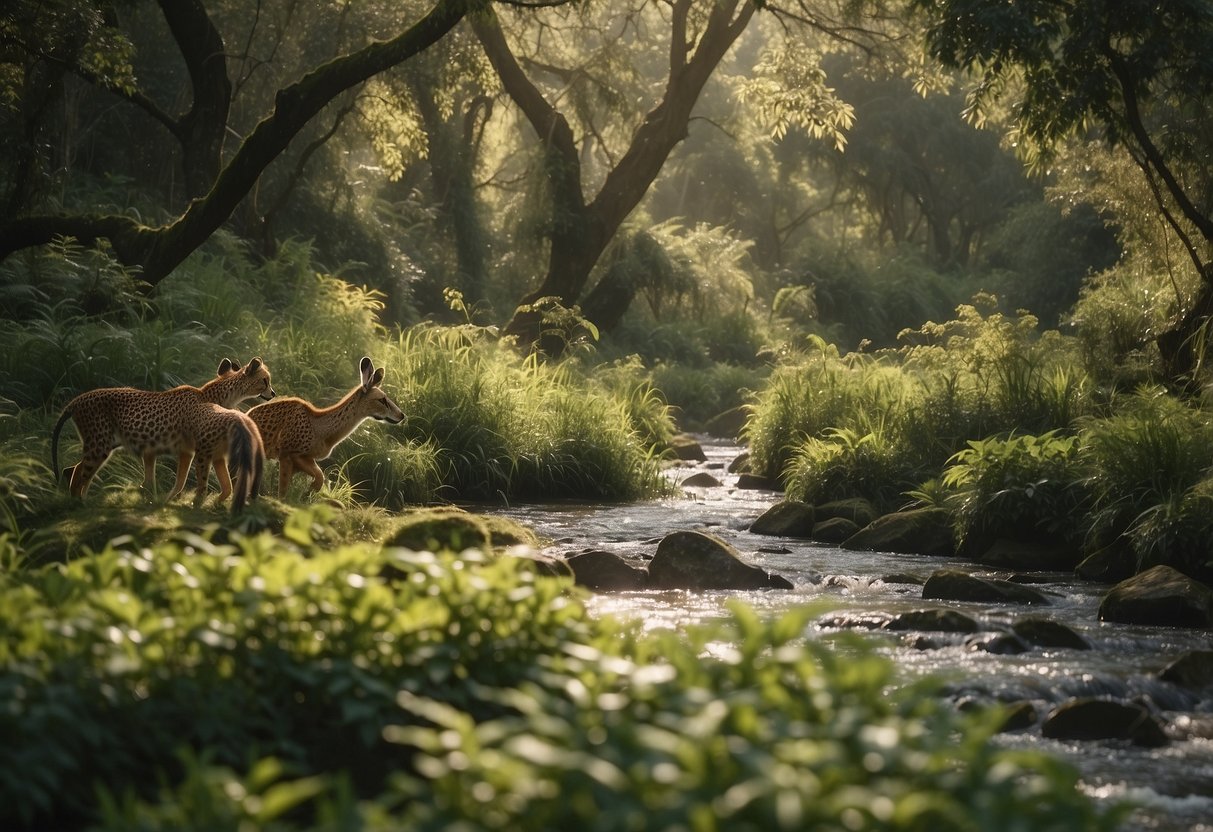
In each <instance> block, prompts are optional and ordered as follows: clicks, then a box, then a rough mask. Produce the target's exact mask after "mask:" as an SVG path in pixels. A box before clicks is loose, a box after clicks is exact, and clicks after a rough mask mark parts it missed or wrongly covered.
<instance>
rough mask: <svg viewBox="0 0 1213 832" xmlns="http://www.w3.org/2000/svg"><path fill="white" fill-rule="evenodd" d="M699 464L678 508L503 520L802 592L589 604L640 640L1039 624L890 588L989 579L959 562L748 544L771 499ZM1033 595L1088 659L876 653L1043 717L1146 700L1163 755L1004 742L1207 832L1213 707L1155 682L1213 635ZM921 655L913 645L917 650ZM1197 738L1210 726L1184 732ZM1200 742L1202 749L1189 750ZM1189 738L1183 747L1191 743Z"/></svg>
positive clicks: (611, 599)
mask: <svg viewBox="0 0 1213 832" xmlns="http://www.w3.org/2000/svg"><path fill="white" fill-rule="evenodd" d="M699 438H700V440H701V442H702V443H703V448H704V451H705V454H706V456H707V457H708V459H707V462H705V463H683V464H681V465H680V466H679V467H676V468H672V469H670V470H669V475H670V476H671V477H672V478H673V479H674V481H675V482H681V481H682V480H683V479H685V478H686V477H688V476H690V475H691V474H694V473H699V472H701V471H706V472H708V473H710V474H712V475H713V476H714V477H715V478H716V479H717V480H720V481H721V482H722V483H723V485H722V486H720V487H713V488H687V489H684V495H683V496H682V497H680V498H670V499H663V500H658V501H653V502H645V503H632V504H627V505H583V504H577V505H534V506H514V507H510V508H508V509H500V510H499V513H502V514H506V515H508V516H510V517H512V518H514V519H516V520H519V521H521V522H523V523H525V524H527V525H529V526H531V527H532V528H534V529H535V530H536V531H537V532H539V533H540V534H541V535H543V536H544V537H546V538H548V539H551V540H553V541H555V543H554V544H553V545H552V547H551V548H550V550H549V551H550V552H551V553H553V554H563V553H569V552H574V551H578V550H582V549H586V548H595V549H602V550H607V551H612V552H615V553H617V554H619V555H621V556H623V557H625V558H626V559H628V560H631V561H633V562H635V561H637V560H639V559H643V558H648V557H651V556H652V554H653V552H654V551H655V549H656V543H657V541H658V540H659V539H660V538H661V537H663V536H665V535H666V534H669V533H670V532H673V531H679V530H686V529H693V530H699V531H706V532H709V533H711V534H715V535H717V536H719V537H721V538H722V539H724V540H726V541H728V542H730V543H732V544H733V545H734V546H735V547H737V549H738V550H740V552H741V553H742V555H743V557H744V558H745V559H746V561H747V562H749V563H752V564H755V565H757V566H761V567H763V568H764V569H767V570H769V571H771V572H777V573H779V574H781V575H783V576H784V577H786V578H788V579H789V580H790V581H791V582H792V583H793V584H794V585H795V588H794V589H792V590H789V591H779V590H771V591H758V592H736V591H733V592H684V591H663V592H656V591H654V592H621V593H604V594H599V595H595V596H594V597H593V598H592V600H591V601H590V606H591V609H592V610H593V611H595V612H598V613H602V614H612V615H616V616H620V617H626V618H638V619H640V620H642V621H643V622H644V626H646V627H654V628H656V627H669V628H680V627H683V626H685V625H687V624H692V623H696V622H702V621H708V620H711V619H713V618H720V617H724V616H726V615H727V610H726V602H727V601H728V600H729V599H731V598H738V597H740V598H742V599H744V600H745V601H746V602H747V603H749V604H750V605H751V606H753V607H754V608H756V609H758V610H759V611H764V612H766V613H768V614H771V615H777V614H779V613H780V612H783V611H785V610H789V609H792V608H794V607H799V606H803V605H806V604H812V605H813V606H814V607H815V608H818V609H820V610H821V613H822V615H821V616H817V617H815V619H814V620H815V621H817V622H819V623H817V624H815V625H813V626H812V627H811V628H810V630H809V631H808V632H807V633H806V636H807V637H809V638H814V637H818V638H821V637H828V635H829V633H831V632H833V631H832V630H830V629H829V628H827V627H824V626H822V624H821V623H820V622H821V620H822V619H823V617H824V616H825V615H826V613H827V612H829V614H830V615H831V616H833V615H834V614H835V613H841V612H846V613H849V614H851V615H853V616H862V615H864V614H871V615H876V616H881V617H884V616H887V615H889V614H893V613H898V612H903V611H907V610H913V609H923V608H938V607H953V608H955V609H958V610H961V611H963V612H964V613H965V614H967V615H969V616H970V617H972V618H975V619H977V620H978V621H979V622H986V623H989V624H990V625H991V626H992V628H995V629H999V630H1002V629H1005V627H1006V625H1007V624H1009V622H1011V621H1014V620H1015V619H1017V618H1019V617H1022V616H1025V615H1029V614H1031V615H1037V614H1039V613H1040V610H1039V609H1037V608H1031V609H1030V610H1025V608H1024V607H1022V606H1017V605H1011V604H1004V605H998V604H974V603H959V602H957V603H950V602H941V601H923V600H922V598H921V587H920V586H917V585H915V584H910V583H898V582H892V581H885V580H883V578H884V577H885V576H891V575H895V574H897V573H901V574H903V575H904V574H906V573H908V574H911V575H915V576H919V577H921V578H923V579H925V578H926V577H927V576H929V575H930V574H931V573H932V572H933V571H934V570H936V569H939V568H942V567H944V566H948V565H959V566H965V567H967V568H969V569H971V570H973V571H979V572H982V571H987V569H986V568H985V567H981V566H978V565H976V564H970V563H968V562H966V561H963V560H959V559H948V558H937V557H921V556H912V555H899V554H891V553H883V552H854V551H848V550H844V549H839V548H837V547H831V546H825V545H821V544H815V543H810V542H807V541H802V540H796V539H790V538H773V537H765V536H762V535H755V534H751V533H750V532H748V531H747V529H748V528H749V526H750V524H751V523H752V522H753V521H754V520H755V519H756V518H757V517H758V516H759V515H760V514H762V512H764V511H765V510H766V509H767V508H769V507H770V506H771V505H772V504H774V503H775V502H777V501H778V500H779V499H780V498H781V495H779V494H777V493H775V492H770V491H752V490H742V489H738V488H736V487H735V486H736V480H737V477H736V476H735V475H732V474H729V473H727V466H728V464H729V463H730V462H731V461H732V460H733V459H734V458H735V457H736V456H737V455H738V454H739V453H740V452H741V449H740V448H738V447H736V446H735V445H732V444H726V443H722V442H719V441H717V440H713V439H709V438H707V437H699ZM1039 579H1040V582H1039V583H1036V584H1034V587H1035V588H1036V589H1038V590H1041V591H1043V592H1045V593H1046V594H1048V595H1050V598H1051V601H1052V605H1051V606H1050V607H1048V608H1047V609H1046V610H1045V614H1046V615H1047V616H1048V617H1049V618H1051V619H1053V620H1055V621H1057V622H1059V623H1062V624H1065V625H1067V626H1069V627H1070V628H1071V629H1073V630H1075V631H1077V632H1078V633H1080V634H1082V635H1083V636H1084V637H1085V638H1086V639H1087V641H1088V642H1089V643H1090V644H1091V645H1092V648H1093V649H1091V650H1087V651H1080V650H1072V649H1051V650H1046V649H1041V648H1033V649H1031V650H1029V651H1027V652H1024V653H1020V654H1018V655H996V654H993V653H989V652H984V651H980V650H974V649H971V648H970V647H968V646H966V644H965V636H963V635H959V634H956V635H953V634H939V633H931V634H927V637H928V638H929V639H930V642H931V647H930V649H923V645H922V644H921V640H920V639H918V638H917V636H921V635H923V634H909V635H908V636H907V637H906V638H904V639H898V638H896V637H891V636H890V635H888V634H881V635H874V636H873V638H874V639H877V640H878V641H877V643H878V644H879V645H880V648H879V649H880V652H882V653H884V654H886V655H888V656H889V657H891V658H892V660H893V661H894V662H896V664H897V665H898V666H899V667H901V668H905V669H907V670H908V671H910V672H921V673H934V674H938V675H941V676H943V677H944V678H945V679H947V680H948V681H949V690H950V691H951V692H953V693H954V695H955V696H956V697H957V698H958V699H960V698H963V697H964V696H965V695H966V694H971V695H972V696H974V697H975V698H977V699H981V700H989V699H997V700H1000V701H1016V700H1027V701H1030V702H1032V703H1033V705H1034V706H1035V709H1036V712H1037V714H1038V715H1040V716H1043V715H1044V714H1046V713H1048V711H1049V710H1051V709H1052V708H1053V707H1054V706H1056V705H1058V704H1060V703H1062V702H1064V701H1066V700H1068V699H1070V698H1071V697H1075V696H1110V697H1113V698H1116V699H1119V700H1127V699H1134V698H1138V697H1148V698H1149V699H1150V701H1151V702H1152V703H1153V705H1154V707H1155V708H1156V709H1158V710H1159V711H1161V712H1162V715H1163V716H1164V717H1165V718H1166V719H1167V721H1168V722H1169V732H1170V733H1172V735H1173V736H1178V737H1181V738H1180V739H1173V740H1172V742H1171V743H1170V744H1169V745H1168V746H1166V747H1164V748H1159V749H1145V748H1139V747H1136V746H1132V745H1129V744H1128V743H1126V742H1119V741H1117V742H1111V741H1103V742H1091V741H1087V742H1068V741H1065V742H1063V741H1058V740H1051V739H1045V738H1043V737H1042V736H1041V733H1040V728H1039V724H1038V725H1037V726H1036V727H1035V728H1032V729H1028V730H1025V731H1020V732H1014V733H1005V734H1002V735H1000V736H999V737H998V739H997V742H999V743H1002V744H1005V745H1006V746H1008V747H1016V748H1034V749H1040V750H1045V751H1047V752H1049V753H1051V754H1053V755H1055V756H1059V757H1062V758H1064V759H1066V760H1067V761H1069V762H1070V763H1072V764H1073V765H1074V766H1076V767H1077V768H1078V770H1079V771H1080V772H1081V775H1082V787H1083V788H1084V789H1085V790H1086V791H1087V792H1088V793H1089V794H1091V795H1092V796H1093V797H1095V798H1096V799H1098V800H1101V801H1113V800H1120V799H1126V798H1127V799H1130V800H1132V801H1134V802H1135V803H1136V804H1137V805H1139V807H1140V808H1139V809H1138V810H1137V811H1136V812H1135V813H1134V815H1133V816H1132V818H1131V820H1130V824H1129V827H1128V828H1130V829H1134V830H1147V829H1148V830H1165V832H1179V831H1180V830H1184V832H1188V830H1193V832H1198V831H1200V830H1204V831H1205V832H1213V740H1211V739H1208V738H1207V737H1209V736H1211V735H1213V696H1210V695H1209V692H1208V691H1206V692H1205V694H1204V695H1203V697H1202V696H1196V695H1193V694H1192V693H1190V692H1187V691H1184V690H1182V689H1180V688H1178V687H1175V686H1173V685H1170V684H1168V683H1165V682H1161V681H1159V680H1158V679H1157V675H1158V673H1159V671H1160V670H1162V669H1163V668H1164V667H1166V666H1167V665H1168V664H1169V663H1170V662H1171V661H1173V660H1174V659H1176V658H1178V657H1179V656H1180V655H1181V654H1183V653H1184V652H1185V651H1188V650H1208V649H1213V634H1211V633H1210V632H1209V631H1207V630H1205V631H1193V630H1180V629H1171V628H1157V627H1130V626H1124V625H1119V624H1106V623H1101V622H1100V621H1099V620H1098V615H1097V611H1098V607H1099V602H1100V600H1101V598H1102V597H1103V594H1104V593H1105V592H1106V591H1107V588H1108V587H1107V586H1104V585H1099V584H1091V583H1086V582H1082V581H1078V580H1076V579H1074V577H1073V576H1072V575H1070V574H1068V573H1043V574H1041V575H1039ZM916 641H918V643H917V644H915V642H916ZM1193 725H1198V726H1203V727H1200V728H1198V729H1197V730H1193V731H1189V730H1187V729H1188V728H1189V727H1191V726H1193ZM1192 734H1196V735H1198V736H1196V737H1193V736H1191V735H1192ZM1185 737H1186V738H1185Z"/></svg>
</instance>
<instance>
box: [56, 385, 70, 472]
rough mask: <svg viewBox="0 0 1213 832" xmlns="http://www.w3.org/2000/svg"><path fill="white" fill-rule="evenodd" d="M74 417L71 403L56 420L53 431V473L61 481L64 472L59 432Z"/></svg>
mask: <svg viewBox="0 0 1213 832" xmlns="http://www.w3.org/2000/svg"><path fill="white" fill-rule="evenodd" d="M71 417H72V406H71V405H70V404H69V405H68V406H67V407H65V408H63V412H62V413H60V414H59V421H57V422H55V429H54V430H52V431H51V473H52V474H53V475H54V477H55V482H59V478H60V477H62V476H63V472H62V471H60V470H59V432H60V431H62V430H63V423H64V422H66V421H67V420H68V419H70V418H71Z"/></svg>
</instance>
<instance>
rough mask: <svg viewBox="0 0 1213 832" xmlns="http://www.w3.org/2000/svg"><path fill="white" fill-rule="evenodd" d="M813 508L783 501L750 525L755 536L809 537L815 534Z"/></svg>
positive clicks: (796, 501)
mask: <svg viewBox="0 0 1213 832" xmlns="http://www.w3.org/2000/svg"><path fill="white" fill-rule="evenodd" d="M814 518H815V513H814V511H813V507H812V506H811V505H809V504H808V503H802V502H800V501H799V500H781V501H780V502H778V503H776V504H775V505H773V506H771V507H770V508H769V509H767V510H766V511H764V512H763V513H762V514H761V515H760V516H759V517H758V519H757V520H755V521H754V522H753V523H752V524H750V531H751V532H752V533H753V534H765V535H771V536H774V537H809V536H811V535H812V534H813V522H814Z"/></svg>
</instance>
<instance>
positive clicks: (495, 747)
mask: <svg viewBox="0 0 1213 832" xmlns="http://www.w3.org/2000/svg"><path fill="white" fill-rule="evenodd" d="M326 517H327V518H328V519H331V513H330V514H329V515H326V514H325V513H324V512H318V510H316V509H313V510H306V509H301V510H297V511H296V512H295V513H294V514H292V515H290V516H289V517H288V518H287V519H286V520H285V522H284V525H283V530H282V533H281V535H280V536H273V535H270V534H267V533H260V534H253V535H251V536H238V535H237V536H233V537H232V538H231V539H230V541H229V542H227V543H217V542H214V541H212V540H208V539H206V538H205V537H203V536H198V535H194V534H188V533H181V534H179V536H178V537H177V539H175V540H169V541H166V542H163V543H161V544H159V545H157V546H155V547H150V548H144V547H139V546H134V545H127V544H123V543H121V542H115V543H114V544H111V545H109V546H106V547H105V548H104V549H102V550H101V551H99V552H98V553H97V554H95V555H92V556H89V557H85V558H79V559H77V560H75V561H73V562H71V563H69V564H67V565H65V566H52V567H45V568H40V569H27V570H19V571H15V572H5V573H3V574H0V613H2V614H0V692H2V695H3V699H4V701H5V702H6V703H8V704H7V705H6V707H5V708H4V709H3V711H0V733H2V734H3V736H5V738H6V740H5V742H4V743H3V745H2V746H0V768H2V769H3V770H4V771H5V772H7V774H6V776H5V778H3V779H2V780H0V821H2V822H3V824H4V825H5V827H6V828H16V829H28V828H47V827H48V826H50V827H54V828H58V829H73V828H85V827H87V828H90V829H107V830H133V829H156V828H173V829H183V830H184V829H198V830H201V829H217V828H249V829H258V828H260V829H269V828H273V829H280V830H289V829H331V828H364V829H392V828H410V829H449V828H473V827H474V828H482V829H536V830H538V829H553V828H567V827H571V826H574V825H576V826H584V827H585V828H606V825H609V826H610V828H621V827H623V828H631V827H633V826H635V827H638V828H639V827H642V828H647V829H673V828H695V829H704V830H710V829H735V828H764V829H789V830H791V829H804V828H807V827H814V826H817V825H819V824H822V823H825V824H829V825H832V824H834V823H838V822H841V823H844V824H845V825H846V826H847V828H882V829H907V830H909V829H924V828H932V829H958V830H959V829H970V828H982V829H991V830H994V829H1004V828H1006V829H1010V828H1022V827H1023V825H1024V824H1025V823H1026V824H1029V825H1030V826H1031V827H1032V828H1033V829H1057V830H1061V829H1078V828H1082V829H1097V828H1101V827H1104V826H1106V827H1108V828H1111V824H1112V820H1113V818H1111V817H1104V818H1101V817H1099V816H1097V815H1096V813H1095V810H1094V809H1093V808H1092V805H1091V804H1090V802H1089V801H1088V799H1087V798H1085V797H1083V796H1082V795H1081V794H1080V793H1079V792H1078V791H1077V790H1076V789H1075V776H1074V774H1073V773H1072V772H1071V771H1069V770H1068V769H1066V768H1065V767H1063V766H1060V765H1059V764H1057V763H1055V762H1051V761H1050V760H1048V759H1045V758H1043V757H1041V756H1038V755H1022V754H1017V753H1013V752H1008V751H1005V750H998V749H997V748H996V747H995V746H994V745H993V744H992V743H991V742H990V741H989V738H990V734H991V732H992V731H993V730H995V728H996V725H997V720H996V719H995V718H992V715H987V716H984V717H983V716H975V715H963V714H960V713H958V712H956V711H955V709H953V708H951V707H950V706H948V705H947V704H946V702H944V700H943V698H942V697H941V696H939V695H938V692H937V691H934V689H933V687H932V686H933V685H934V684H935V683H932V682H921V681H920V682H906V681H905V680H902V679H899V678H898V677H897V675H896V672H895V670H894V668H893V666H892V665H891V663H890V662H889V661H888V660H887V659H884V658H882V657H880V656H878V655H877V654H876V653H875V652H874V651H873V650H872V648H871V647H870V646H864V644H863V643H862V642H860V641H852V640H849V639H848V640H840V641H837V642H832V643H830V644H828V645H827V644H823V643H817V642H813V641H807V642H806V640H805V633H806V629H807V626H808V623H809V620H810V616H811V614H812V611H811V610H810V611H802V612H799V613H795V614H791V615H789V616H787V617H785V618H782V619H778V620H775V621H762V620H760V619H759V618H758V617H757V616H756V615H755V614H754V613H753V612H751V611H749V610H748V609H746V608H744V607H736V608H735V609H734V611H733V618H732V620H731V621H730V622H728V623H725V624H721V625H704V626H701V627H695V628H692V629H691V630H690V631H689V632H677V633H675V632H671V631H662V630H659V631H646V630H645V629H644V628H643V627H641V626H640V625H639V624H637V625H628V626H622V625H620V624H617V623H615V622H613V621H612V620H610V619H609V618H605V619H604V618H592V617H590V616H589V615H588V614H587V612H586V610H585V608H584V607H583V606H582V605H581V603H580V602H579V600H578V598H577V596H576V595H575V594H571V592H570V586H569V585H568V584H567V583H566V582H564V581H563V580H561V579H555V578H548V577H543V576H541V575H538V574H537V573H536V571H535V569H534V568H533V566H531V565H530V564H531V562H530V561H528V560H526V559H518V558H513V557H509V556H503V557H489V556H486V555H485V554H477V552H476V551H475V550H469V551H466V552H464V553H462V555H459V556H456V555H453V554H432V553H427V552H414V551H411V550H408V549H392V548H386V549H385V548H381V547H379V546H377V545H372V544H354V545H334V544H333V543H332V537H333V531H332V530H331V528H329V526H328V519H326ZM69 631H70V637H65V636H66V635H67V634H68V632H69ZM722 643H727V644H730V645H732V646H731V647H730V649H729V650H727V651H724V652H721V651H720V650H719V649H709V645H712V644H716V645H719V644H722ZM604 824H605V825H604Z"/></svg>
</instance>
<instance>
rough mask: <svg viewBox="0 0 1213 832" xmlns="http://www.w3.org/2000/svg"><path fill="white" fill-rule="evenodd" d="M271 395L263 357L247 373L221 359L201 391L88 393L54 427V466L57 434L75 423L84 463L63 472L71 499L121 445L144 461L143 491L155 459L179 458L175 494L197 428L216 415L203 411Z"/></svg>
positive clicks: (151, 482) (149, 481) (150, 482)
mask: <svg viewBox="0 0 1213 832" xmlns="http://www.w3.org/2000/svg"><path fill="white" fill-rule="evenodd" d="M233 368H236V369H233ZM273 396H274V388H273V387H272V386H271V384H270V371H269V367H267V366H266V365H265V362H263V361H262V360H261V359H260V358H254V359H253V360H252V361H250V362H249V363H248V366H247V367H244V368H243V369H239V365H237V364H234V363H233V362H232V361H230V360H229V359H226V358H225V359H223V362H222V363H220V365H219V371H218V374H217V375H216V377H215V378H213V379H211V380H210V381H208V382H207V383H206V384H204V385H203V386H202V387H201V388H198V387H191V386H189V385H182V386H180V387H174V388H172V389H171V390H162V391H156V392H153V391H148V390H136V389H135V388H133V387H103V388H99V389H97V390H90V391H88V392H87V393H81V394H80V395H79V396H76V398H74V399H72V400H71V401H70V402H68V403H67V406H66V407H64V408H63V413H62V414H60V416H59V421H57V422H56V423H55V427H54V430H53V432H52V434H51V465H52V466H53V470H55V471H58V470H59V433H60V431H61V430H62V429H63V424H64V422H66V421H67V420H68V419H72V420H73V421H74V422H75V424H76V431H77V432H78V433H79V434H80V442H81V445H82V446H83V447H82V449H81V457H82V458H81V460H80V461H79V462H78V463H76V464H75V465H73V466H71V467H69V468H66V469H64V470H63V476H64V477H66V478H68V479H69V481H70V485H69V490H70V491H71V494H72V496H74V497H83V496H84V495H85V494H86V493H87V492H88V487H89V483H91V482H92V479H93V477H94V476H95V475H96V474H97V471H99V470H100V469H101V466H103V465H104V464H105V463H106V461H107V460H109V458H110V455H111V454H112V453H113V452H114V449H116V448H118V447H123V446H124V447H127V448H129V449H130V450H131V452H132V453H134V454H135V455H137V456H138V457H140V458H141V459H142V460H143V486H144V488H148V487H151V486H154V483H155V465H156V457H157V456H159V455H160V454H173V455H175V456H176V457H177V460H178V471H177V479H178V483H177V486H176V487H175V488H174V491H175V492H176V491H180V490H181V485H182V482H183V480H184V474H185V472H184V471H183V470H182V468H184V469H185V470H186V471H188V465H189V460H190V458H191V457H192V456H193V455H194V445H195V441H196V437H197V435H198V431H199V428H200V427H201V426H202V423H203V421H204V419H205V418H206V417H207V416H213V413H211V412H209V411H207V410H206V409H204V407H203V406H204V405H209V404H217V405H219V406H221V407H230V406H232V405H235V404H238V403H239V402H241V401H244V400H245V399H251V398H254V397H260V398H262V399H271V398H273ZM182 460H184V463H183V462H182Z"/></svg>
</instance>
